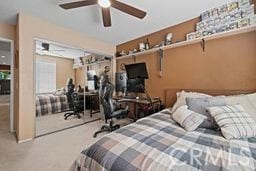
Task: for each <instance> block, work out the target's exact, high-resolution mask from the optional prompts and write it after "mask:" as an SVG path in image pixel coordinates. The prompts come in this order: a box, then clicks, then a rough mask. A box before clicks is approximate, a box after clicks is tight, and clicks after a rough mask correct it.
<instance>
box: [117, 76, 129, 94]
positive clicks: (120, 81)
mask: <svg viewBox="0 0 256 171" xmlns="http://www.w3.org/2000/svg"><path fill="white" fill-rule="evenodd" d="M126 87H127V75H126V72H121V73H116V91H117V92H123V91H124V90H125V89H126Z"/></svg>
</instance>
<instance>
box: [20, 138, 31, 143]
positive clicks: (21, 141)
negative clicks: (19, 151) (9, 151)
mask: <svg viewBox="0 0 256 171" xmlns="http://www.w3.org/2000/svg"><path fill="white" fill-rule="evenodd" d="M33 139H34V138H29V139H25V140H18V144H21V143H25V142H28V141H32V140H33Z"/></svg>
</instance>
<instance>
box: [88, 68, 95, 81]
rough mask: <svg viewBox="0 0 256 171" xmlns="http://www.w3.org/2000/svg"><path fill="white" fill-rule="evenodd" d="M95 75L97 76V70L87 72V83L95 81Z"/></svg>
mask: <svg viewBox="0 0 256 171" xmlns="http://www.w3.org/2000/svg"><path fill="white" fill-rule="evenodd" d="M95 75H96V71H95V70H90V71H87V81H93V80H94V76H95Z"/></svg>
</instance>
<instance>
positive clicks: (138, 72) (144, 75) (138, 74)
mask: <svg viewBox="0 0 256 171" xmlns="http://www.w3.org/2000/svg"><path fill="white" fill-rule="evenodd" d="M125 69H126V72H127V77H128V79H136V78H141V79H148V71H147V66H146V63H145V62H143V63H136V64H130V65H125Z"/></svg>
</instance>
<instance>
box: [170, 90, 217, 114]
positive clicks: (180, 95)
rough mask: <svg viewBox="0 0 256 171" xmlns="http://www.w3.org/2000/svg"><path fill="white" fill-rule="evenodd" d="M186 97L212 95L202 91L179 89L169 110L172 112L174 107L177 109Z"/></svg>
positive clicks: (184, 102) (184, 101) (174, 109)
mask: <svg viewBox="0 0 256 171" xmlns="http://www.w3.org/2000/svg"><path fill="white" fill-rule="evenodd" d="M187 97H191V98H199V97H212V96H210V95H208V94H203V93H196V92H185V91H181V92H180V93H177V101H176V103H175V104H174V105H173V107H172V110H171V112H172V113H174V112H175V111H176V109H178V108H179V107H180V106H183V105H186V98H187Z"/></svg>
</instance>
